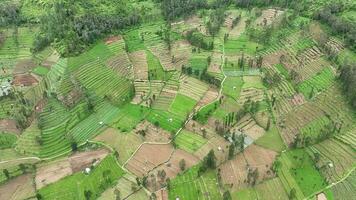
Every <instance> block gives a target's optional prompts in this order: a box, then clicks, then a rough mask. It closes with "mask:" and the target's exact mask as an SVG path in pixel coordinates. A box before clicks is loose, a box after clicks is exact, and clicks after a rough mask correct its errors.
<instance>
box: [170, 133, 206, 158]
mask: <svg viewBox="0 0 356 200" xmlns="http://www.w3.org/2000/svg"><path fill="white" fill-rule="evenodd" d="M174 142H175V144H176V145H177V147H178V148H180V149H183V150H185V151H187V152H190V153H194V152H195V151H196V150H198V149H199V148H200V147H201V146H203V145H204V144H205V143H206V142H207V140H206V139H205V138H203V137H202V136H200V135H197V134H194V133H191V132H189V131H186V130H182V131H181V132H180V133H179V135H178V136H177V137H176V138H175V139H174Z"/></svg>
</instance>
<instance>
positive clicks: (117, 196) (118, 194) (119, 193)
mask: <svg viewBox="0 0 356 200" xmlns="http://www.w3.org/2000/svg"><path fill="white" fill-rule="evenodd" d="M114 194H115V199H116V200H121V192H120V190H119V189H117V188H115V190H114Z"/></svg>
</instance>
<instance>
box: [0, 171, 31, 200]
mask: <svg viewBox="0 0 356 200" xmlns="http://www.w3.org/2000/svg"><path fill="white" fill-rule="evenodd" d="M33 196H35V187H34V185H33V181H32V175H31V174H25V175H21V176H18V177H16V178H14V179H11V180H10V181H8V182H7V183H5V184H2V185H0V199H3V200H22V199H27V198H30V197H33Z"/></svg>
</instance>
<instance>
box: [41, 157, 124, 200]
mask: <svg viewBox="0 0 356 200" xmlns="http://www.w3.org/2000/svg"><path fill="white" fill-rule="evenodd" d="M123 174H124V171H123V170H122V169H121V167H120V166H119V165H118V164H117V162H116V159H115V157H114V156H112V155H109V156H107V157H106V158H105V159H104V160H102V161H101V162H100V164H99V165H98V166H96V167H94V169H93V170H92V171H91V172H90V173H89V174H84V173H83V172H78V173H75V174H73V175H71V176H68V177H66V178H64V179H62V180H60V181H58V182H56V183H54V184H50V185H48V186H46V187H44V188H41V189H40V190H39V194H40V195H41V196H42V197H43V198H44V199H55V198H61V199H84V198H85V194H84V193H85V191H90V192H91V196H92V198H94V197H98V194H100V193H101V192H103V191H104V190H105V189H106V188H108V187H110V186H112V185H113V184H115V182H116V180H117V179H118V178H120V177H121V176H123Z"/></svg>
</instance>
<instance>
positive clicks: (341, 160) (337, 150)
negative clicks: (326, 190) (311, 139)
mask: <svg viewBox="0 0 356 200" xmlns="http://www.w3.org/2000/svg"><path fill="white" fill-rule="evenodd" d="M308 153H309V155H310V156H312V157H313V158H314V157H315V156H319V157H320V159H319V161H318V162H317V166H319V167H322V166H324V167H323V169H322V170H321V174H323V176H324V177H325V178H326V180H327V181H328V182H329V183H332V182H336V181H338V180H340V179H341V178H342V177H343V176H344V175H345V174H346V173H348V172H349V171H350V170H351V169H352V168H353V166H354V163H355V156H354V149H352V148H351V147H350V146H348V145H345V144H344V143H342V142H339V141H337V140H336V139H328V140H325V141H323V142H321V143H319V144H316V145H313V146H311V147H309V148H308ZM317 154H318V155H317Z"/></svg>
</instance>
